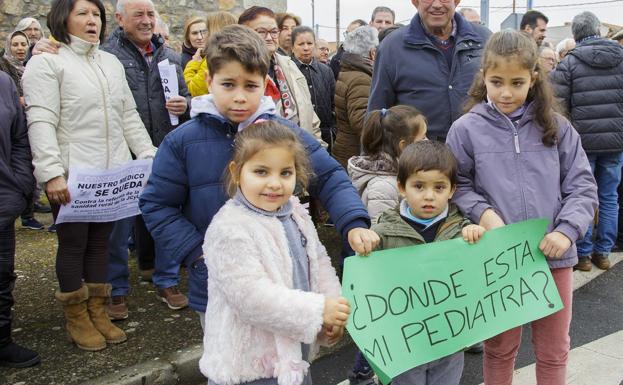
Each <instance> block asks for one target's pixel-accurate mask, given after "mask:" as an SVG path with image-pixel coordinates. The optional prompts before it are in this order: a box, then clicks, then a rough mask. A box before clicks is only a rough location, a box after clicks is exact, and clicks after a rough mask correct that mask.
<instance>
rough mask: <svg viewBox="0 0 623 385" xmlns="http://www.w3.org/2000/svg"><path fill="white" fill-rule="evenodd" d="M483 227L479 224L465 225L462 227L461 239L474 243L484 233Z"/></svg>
mask: <svg viewBox="0 0 623 385" xmlns="http://www.w3.org/2000/svg"><path fill="white" fill-rule="evenodd" d="M485 231H487V230H485V228H484V227H482V226H479V225H467V226H465V227H463V230H461V233H462V234H463V239H464V240H465V242H469V243H471V244H474V243H476V242H478V241H479V240H480V238H482V235H483V234H484V233H485Z"/></svg>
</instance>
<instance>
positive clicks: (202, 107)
mask: <svg viewBox="0 0 623 385" xmlns="http://www.w3.org/2000/svg"><path fill="white" fill-rule="evenodd" d="M204 113H205V114H211V115H215V116H220V117H221V118H223V119H226V118H225V117H224V116H223V115H222V114H221V113H220V111H219V110H218V108H217V107H216V104H214V95H211V94H208V95H201V96H197V97H195V98H193V99H192V101H191V106H190V118H191V119H192V118H194V117H195V116H197V115H199V114H204ZM262 114H269V115H277V108H276V107H275V103H274V102H273V100H272V99H271V98H270V97H269V96H262V100H261V101H260V105H259V107H258V109H257V110H256V111H255V113H253V115H251V116H250V117H249V119H247V120H245V121H244V122H240V123H238V132H240V131H242V130H244V129H245V128H246V127H247V126H249V125H251V124H253V123H255V121H256V120H257V118H258V116H260V115H262Z"/></svg>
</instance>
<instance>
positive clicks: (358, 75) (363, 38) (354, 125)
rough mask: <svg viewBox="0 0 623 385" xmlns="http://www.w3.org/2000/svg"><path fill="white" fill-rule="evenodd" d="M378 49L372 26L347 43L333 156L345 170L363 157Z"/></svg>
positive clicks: (354, 33) (337, 101)
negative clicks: (350, 162) (364, 129)
mask: <svg viewBox="0 0 623 385" xmlns="http://www.w3.org/2000/svg"><path fill="white" fill-rule="evenodd" d="M378 45H379V39H378V32H377V30H376V29H375V28H372V27H370V26H363V27H359V28H357V29H355V30H354V31H352V32H350V33H349V34H348V35H347V36H346V41H344V50H345V52H344V55H343V56H342V64H341V67H340V74H339V75H338V78H337V83H336V85H335V115H336V120H337V136H336V139H335V144H334V146H333V152H332V155H333V157H335V159H336V160H337V161H338V162H340V164H341V165H342V166H343V167H344V168H346V166H347V163H348V159H349V158H350V157H351V156H354V155H359V153H360V147H361V144H360V142H361V129H362V127H363V120H364V117H365V115H366V109H367V107H368V96H369V95H370V83H371V82H372V66H373V65H374V55H375V53H376V47H377V46H378Z"/></svg>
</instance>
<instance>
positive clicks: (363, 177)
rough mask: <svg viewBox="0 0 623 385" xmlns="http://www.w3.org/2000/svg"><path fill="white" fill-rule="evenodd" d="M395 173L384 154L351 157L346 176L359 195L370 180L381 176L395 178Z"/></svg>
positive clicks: (389, 160)
mask: <svg viewBox="0 0 623 385" xmlns="http://www.w3.org/2000/svg"><path fill="white" fill-rule="evenodd" d="M396 173H397V170H396V166H395V164H394V162H393V161H392V160H391V158H390V157H389V155H387V154H385V153H381V154H379V155H376V156H368V155H362V156H353V157H352V158H350V159H349V160H348V175H350V176H351V179H352V180H353V185H355V187H356V188H357V190H359V193H361V192H362V191H364V190H365V189H366V186H367V185H368V183H369V182H370V181H371V180H372V179H374V178H376V177H378V176H381V175H388V176H395V175H396Z"/></svg>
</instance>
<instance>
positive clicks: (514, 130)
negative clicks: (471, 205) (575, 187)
mask: <svg viewBox="0 0 623 385" xmlns="http://www.w3.org/2000/svg"><path fill="white" fill-rule="evenodd" d="M491 105H492V106H493V109H494V110H496V111H497V112H498V113H499V114H500V115H502V117H503V118H504V119H505V120H506V122H507V123H508V124H509V125H510V128H511V131H512V133H513V146H514V147H515V167H516V168H517V173H518V174H519V177H520V178H521V180H520V186H519V191H521V203H522V204H523V211H524V219H525V220H527V219H528V207H527V205H526V194H525V192H524V187H523V174H522V172H521V165H520V164H519V154H521V148H520V147H519V132H518V131H517V126H515V124H514V123H513V122H512V121H511V120H510V119H509V118H508V116H506V114H504V113H502V112H501V111H500V110H499V109H498V108H497V106H496V105H495V103H491Z"/></svg>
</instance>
